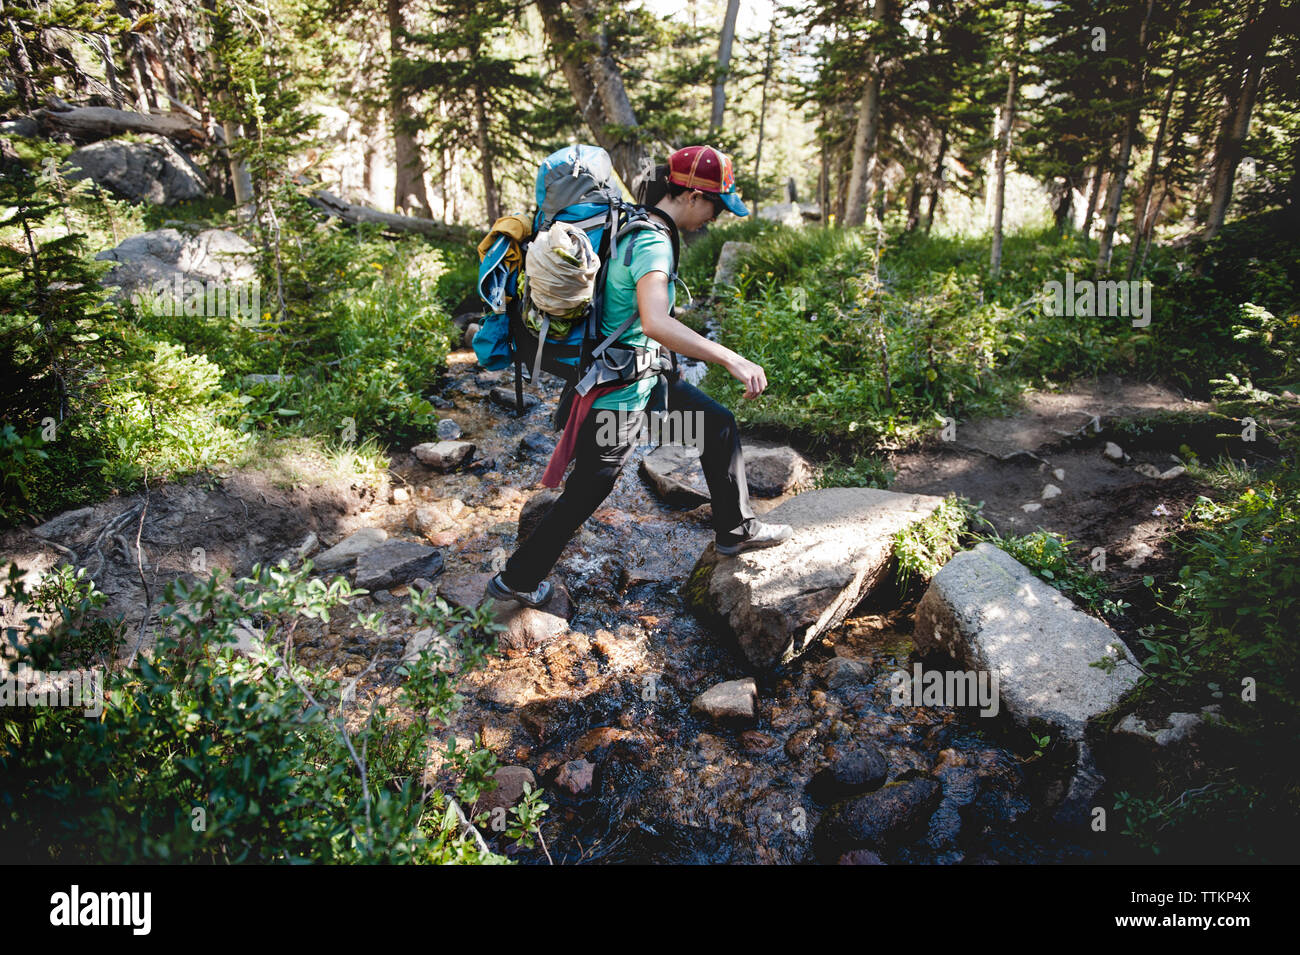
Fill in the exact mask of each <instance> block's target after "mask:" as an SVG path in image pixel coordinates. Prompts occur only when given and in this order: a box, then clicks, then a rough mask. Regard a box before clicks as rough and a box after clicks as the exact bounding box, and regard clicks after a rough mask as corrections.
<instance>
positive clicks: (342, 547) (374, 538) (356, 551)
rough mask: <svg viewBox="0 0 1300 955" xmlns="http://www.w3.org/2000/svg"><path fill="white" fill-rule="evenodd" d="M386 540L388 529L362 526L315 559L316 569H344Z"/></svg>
mask: <svg viewBox="0 0 1300 955" xmlns="http://www.w3.org/2000/svg"><path fill="white" fill-rule="evenodd" d="M386 540H388V531H386V530H384V529H383V528H382V527H363V528H361V530H359V531H354V532H353V533H351V534H349V535H348V536H347V537H345V538H343V540H341V541H339V542H338V543H337V544H335V545H334V546H333V547H331V548H330V549H329V550H327V551H325V552H324V553H322V554H321V555H320V556H318V557H317V558H316V560H315V562H314V563H315V567H316V569H317V570H322V571H334V570H344V569H346V568H348V567H351V566H352V564H353V563H355V562H356V559H357V557H359V556H360V555H361V554H364V553H365V552H366V551H368V550H370V549H371V548H372V547H378V546H379V545H380V544H382V543H383V542H384V541H386Z"/></svg>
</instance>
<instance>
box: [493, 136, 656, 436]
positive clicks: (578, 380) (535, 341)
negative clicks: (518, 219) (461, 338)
mask: <svg viewBox="0 0 1300 955" xmlns="http://www.w3.org/2000/svg"><path fill="white" fill-rule="evenodd" d="M613 172H614V171H613V163H612V162H611V161H610V158H609V154H608V153H607V152H605V150H604V149H601V148H600V147H598V146H585V145H578V146H568V147H565V148H564V149H560V150H557V151H556V152H554V153H552V154H551V155H550V156H548V157H546V159H545V160H544V161H543V162H542V164H541V166H540V167H539V168H538V170H537V186H536V198H537V211H536V213H535V214H534V215H533V217H532V226H533V231H532V235H529V236H527V237H524V238H523V239H522V240H521V241H516V240H515V239H514V238H513V237H512V236H511V235H508V234H504V233H495V232H494V233H493V234H496V236H497V237H496V239H495V240H494V241H493V242H492V243H491V245H490V246H489V248H488V249H487V251H486V253H484V255H483V259H482V262H481V264H480V266H479V280H478V291H479V297H480V298H482V299H483V301H484V303H485V304H486V305H487V307H488V309H489V311H490V312H491V314H490V315H488V316H487V317H486V318H485V319H484V320H483V323H482V325H481V327H480V328H479V331H478V332H477V333H476V334H475V336H474V340H473V346H474V353H475V355H476V356H477V358H478V362H479V364H480V365H481V366H482V367H483V368H485V369H487V370H489V371H497V370H500V369H502V368H507V367H509V366H510V365H512V364H513V365H514V368H515V413H516V414H522V413H523V410H524V395H523V383H524V380H525V378H527V380H529V381H534V382H535V381H536V380H537V378H538V376H539V375H540V373H541V372H543V371H545V372H548V373H550V374H552V375H555V376H557V377H559V378H561V379H563V380H564V382H565V388H564V391H563V393H562V395H561V398H560V403H559V407H558V408H557V409H556V414H555V426H556V428H557V429H558V428H562V427H563V426H564V422H565V421H566V420H567V417H568V408H569V405H570V403H571V402H572V400H573V396H574V394H586V393H587V392H588V391H589V390H590V389H591V388H592V387H594V386H596V385H599V384H607V383H610V382H615V381H620V382H624V383H628V382H632V381H638V380H640V379H641V378H646V377H649V376H651V375H660V374H663V373H664V372H665V371H666V370H667V369H669V368H673V369H675V368H676V357H677V356H676V355H673V354H671V353H669V354H668V355H664V354H663V353H662V352H661V351H660V350H659V349H657V348H649V349H647V348H633V347H624V346H619V345H615V344H614V342H615V341H617V339H618V337H619V336H620V335H622V334H623V333H624V332H625V331H626V330H627V329H628V328H629V327H630V326H631V324H632V321H633V320H634V319H635V318H636V316H635V314H633V315H630V316H628V318H627V320H626V321H625V322H623V323H622V325H621V326H620V327H619V328H618V329H616V330H615V331H614V332H613V333H612V334H611V335H608V336H606V337H605V338H604V339H603V340H600V329H601V319H602V316H603V314H604V311H603V306H604V297H605V279H606V274H607V272H608V268H609V259H610V253H611V252H612V250H613V249H614V248H615V247H616V246H617V243H618V241H619V239H621V238H622V237H623V236H625V235H627V234H629V233H632V232H636V231H638V230H641V229H654V230H656V231H659V232H662V233H664V234H666V235H669V236H670V238H672V240H673V261H674V263H676V260H677V243H676V236H675V235H673V234H672V233H671V231H670V230H669V229H668V227H667V226H666V225H664V224H662V223H661V222H659V221H658V220H657V219H656V217H654V216H651V215H649V214H648V213H647V212H646V210H645V209H644V208H642V207H640V206H635V205H631V204H629V203H626V202H624V201H623V198H622V196H621V194H620V192H619V188H618V185H617V183H616V182H615V181H614V176H613ZM555 222H568V223H571V224H573V225H574V226H576V227H577V228H580V229H582V230H583V231H585V232H586V234H587V238H588V239H589V240H590V241H591V246H592V248H593V249H594V250H595V251H596V254H597V255H598V256H599V258H600V270H599V271H598V273H597V275H596V283H595V289H594V294H593V297H592V302H591V305H590V306H589V307H588V308H587V310H586V312H585V314H584V315H582V316H581V317H580V318H579V319H578V320H577V321H575V322H573V324H572V325H571V326H570V327H569V328H567V329H564V330H563V331H562V332H560V334H559V335H551V334H548V330H549V320H548V317H547V316H546V315H544V314H541V313H540V312H538V311H537V310H535V308H534V306H533V305H532V303H531V302H530V301H528V299H527V291H526V284H525V288H524V294H522V295H521V294H520V281H519V279H520V275H519V273H520V270H521V268H522V264H523V262H524V260H525V257H526V255H527V249H528V244H529V242H530V241H531V240H532V238H533V237H534V236H536V235H537V234H538V233H539V232H543V231H545V230H546V229H549V228H550V227H551V225H552V224H553V223H555ZM494 228H495V227H494ZM628 254H629V257H630V254H631V249H629V250H628ZM530 309H534V311H535V312H536V314H535V315H534V321H533V323H532V324H533V325H534V326H536V327H538V331H536V332H535V331H533V329H532V328H530V327H529V323H528V322H527V321H526V320H525V317H526V316H527V314H528V311H529V310H530ZM537 319H540V322H539V321H537Z"/></svg>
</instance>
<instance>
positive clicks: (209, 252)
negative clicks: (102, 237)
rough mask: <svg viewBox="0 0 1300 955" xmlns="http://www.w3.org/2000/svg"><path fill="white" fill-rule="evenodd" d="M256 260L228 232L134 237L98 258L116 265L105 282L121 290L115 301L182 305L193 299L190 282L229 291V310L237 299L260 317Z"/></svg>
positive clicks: (161, 231) (160, 232) (163, 232)
mask: <svg viewBox="0 0 1300 955" xmlns="http://www.w3.org/2000/svg"><path fill="white" fill-rule="evenodd" d="M253 255H254V249H253V247H252V246H251V245H249V244H248V243H247V242H245V241H244V240H243V239H242V238H241V237H240V236H239V235H238V234H236V233H234V232H227V231H226V230H224V229H204V230H203V231H202V232H199V233H196V234H193V235H190V234H187V233H184V232H179V231H177V230H176V229H156V230H154V231H153V232H142V233H140V234H139V235H133V236H131V237H130V238H128V239H126V240H124V241H123V242H122V243H121V244H120V245H118V246H116V247H115V248H112V249H105V250H104V251H103V252H100V253H99V254H98V255H96V256H95V258H96V259H99V260H101V261H105V262H115V263H117V264H116V265H115V266H114V267H113V268H112V269H110V270H109V271H108V273H107V274H105V275H104V277H103V279H102V280H101V281H102V282H103V283H104V285H105V286H107V287H113V286H117V287H118V289H119V290H118V291H117V292H115V293H114V298H116V299H119V300H125V299H130V298H132V297H133V296H135V297H136V298H137V300H142V299H146V300H152V299H153V298H155V297H157V296H159V295H162V294H163V293H170V295H171V297H172V299H173V300H175V301H177V302H178V303H184V302H185V300H186V299H187V298H188V297H190V288H187V286H186V283H187V282H188V283H212V284H217V285H221V286H224V287H225V289H226V308H227V310H228V311H233V307H232V305H231V302H230V300H231V299H232V298H233V299H236V300H237V302H236V304H237V305H239V306H242V307H244V308H245V310H246V311H248V310H250V309H249V307H250V306H251V311H253V312H256V311H257V308H258V307H259V305H260V300H261V294H260V290H258V287H257V286H256V284H255V282H254V280H255V279H256V277H257V270H256V268H255V266H254V263H253ZM259 314H260V313H259ZM250 317H256V316H255V315H253V316H250Z"/></svg>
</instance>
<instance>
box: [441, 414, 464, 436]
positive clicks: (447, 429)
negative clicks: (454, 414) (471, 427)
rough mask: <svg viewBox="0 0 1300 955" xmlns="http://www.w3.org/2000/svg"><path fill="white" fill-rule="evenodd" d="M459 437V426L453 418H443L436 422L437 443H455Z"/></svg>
mask: <svg viewBox="0 0 1300 955" xmlns="http://www.w3.org/2000/svg"><path fill="white" fill-rule="evenodd" d="M460 435H461V430H460V425H459V424H458V423H457V422H456V420H455V419H454V418H443V419H441V420H440V421H439V422H438V440H439V441H455V440H456V439H457V438H459V437H460Z"/></svg>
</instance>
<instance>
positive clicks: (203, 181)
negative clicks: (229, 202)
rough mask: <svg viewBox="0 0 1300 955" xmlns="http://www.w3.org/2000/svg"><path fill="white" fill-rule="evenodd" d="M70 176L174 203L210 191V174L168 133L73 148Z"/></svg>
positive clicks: (138, 198)
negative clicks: (205, 172)
mask: <svg viewBox="0 0 1300 955" xmlns="http://www.w3.org/2000/svg"><path fill="white" fill-rule="evenodd" d="M68 165H69V166H70V167H71V169H70V170H69V171H68V178H69V179H92V180H94V181H95V182H96V183H98V184H99V185H101V186H103V187H104V188H106V189H110V190H112V191H113V192H114V193H116V194H117V195H119V196H121V197H122V198H123V199H129V200H130V201H131V202H149V203H153V204H154V205H159V206H174V205H176V203H178V202H184V201H186V200H189V199H199V198H202V197H203V196H205V195H207V192H208V177H207V176H205V175H204V174H203V170H202V169H200V168H199V167H198V166H196V165H195V164H194V161H193V160H191V159H190V157H189V156H186V155H185V154H184V153H183V152H181V151H180V150H179V149H177V148H176V147H175V146H174V145H173V144H172V141H171V140H170V139H167V138H166V137H165V136H157V135H154V134H150V133H147V134H144V135H141V136H139V137H138V138H137V140H136V141H134V142H128V141H126V140H124V139H104V140H101V141H100V142H97V143H91V144H90V145H89V146H82V147H81V148H80V149H76V150H73V152H72V154H71V155H69V156H68Z"/></svg>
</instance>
